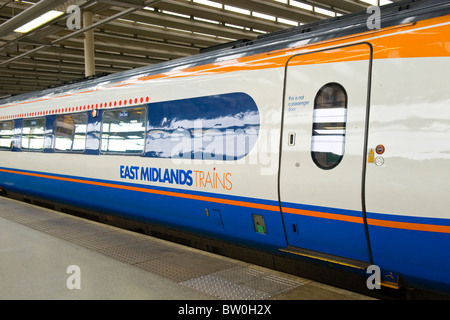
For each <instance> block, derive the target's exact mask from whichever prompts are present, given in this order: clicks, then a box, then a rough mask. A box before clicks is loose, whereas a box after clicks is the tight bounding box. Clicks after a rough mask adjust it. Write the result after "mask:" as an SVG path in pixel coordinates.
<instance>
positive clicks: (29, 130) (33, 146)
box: [21, 117, 45, 150]
mask: <svg viewBox="0 0 450 320" xmlns="http://www.w3.org/2000/svg"><path fill="white" fill-rule="evenodd" d="M44 133H45V118H44V117H41V118H34V119H24V120H22V141H21V147H22V149H24V150H42V149H43V148H44Z"/></svg>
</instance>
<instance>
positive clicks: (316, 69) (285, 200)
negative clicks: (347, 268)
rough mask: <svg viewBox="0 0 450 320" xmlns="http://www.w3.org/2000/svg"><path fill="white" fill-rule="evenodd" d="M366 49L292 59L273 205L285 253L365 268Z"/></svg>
mask: <svg viewBox="0 0 450 320" xmlns="http://www.w3.org/2000/svg"><path fill="white" fill-rule="evenodd" d="M370 68H371V47H370V45H369V44H366V43H361V44H355V45H349V46H343V47H339V48H333V49H328V50H321V51H316V52H312V53H306V54H299V55H295V56H293V57H291V59H290V60H289V61H288V63H287V66H286V78H285V81H286V82H285V93H284V114H283V131H282V132H283V133H282V135H283V136H282V147H281V152H282V153H281V163H280V177H279V178H280V179H279V188H280V203H281V207H282V213H283V219H284V223H285V229H286V237H287V241H288V244H289V246H290V248H294V249H300V248H301V249H303V250H304V251H313V252H320V253H322V254H323V253H326V254H329V255H334V256H340V257H345V258H349V259H354V260H360V261H369V250H370V249H368V242H367V241H368V238H367V237H366V228H365V219H364V213H363V212H364V209H363V206H364V204H363V203H362V192H363V181H364V178H363V176H364V174H363V170H365V169H364V165H365V164H364V163H365V153H366V150H365V134H366V129H365V127H366V118H367V117H368V110H369V109H368V106H369V99H368V95H369V87H370V80H369V76H370Z"/></svg>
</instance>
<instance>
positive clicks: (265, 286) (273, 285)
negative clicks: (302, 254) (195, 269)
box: [180, 266, 302, 300]
mask: <svg viewBox="0 0 450 320" xmlns="http://www.w3.org/2000/svg"><path fill="white" fill-rule="evenodd" d="M180 284H182V285H185V286H187V287H190V288H193V289H196V290H199V291H202V292H205V293H207V294H210V295H212V296H215V297H217V298H220V299H227V300H228V299H229V300H253V299H268V298H270V297H271V296H273V295H276V294H279V293H282V292H284V291H287V290H290V289H293V288H295V287H298V286H300V285H301V284H302V283H301V282H298V281H293V280H289V279H285V278H282V277H278V276H276V275H272V274H269V273H266V272H263V271H259V270H255V269H252V268H250V267H248V266H239V267H235V268H231V269H227V270H223V271H218V272H215V273H212V274H209V275H206V276H202V277H199V278H195V279H191V280H188V281H184V282H181V283H180Z"/></svg>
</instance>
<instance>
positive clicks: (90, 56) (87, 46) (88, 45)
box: [83, 11, 95, 77]
mask: <svg viewBox="0 0 450 320" xmlns="http://www.w3.org/2000/svg"><path fill="white" fill-rule="evenodd" d="M93 17H94V14H93V13H92V12H88V11H86V12H83V27H84V28H86V27H89V26H90V25H92V23H93ZM94 74H95V53H94V29H91V30H89V31H86V32H85V33H84V75H85V77H89V76H92V75H94Z"/></svg>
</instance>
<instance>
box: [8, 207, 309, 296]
mask: <svg viewBox="0 0 450 320" xmlns="http://www.w3.org/2000/svg"><path fill="white" fill-rule="evenodd" d="M0 216H1V217H4V218H6V219H9V220H12V221H15V222H17V223H20V224H23V225H26V226H28V227H31V228H33V229H36V230H39V231H41V232H44V233H47V234H50V235H52V236H54V237H57V238H59V239H63V240H65V241H69V242H71V243H74V244H76V245H79V246H82V247H84V248H87V249H90V250H93V251H96V252H98V253H101V254H103V255H105V256H108V257H111V258H113V259H116V260H119V261H122V262H124V263H127V264H130V265H134V266H136V267H139V268H141V269H144V270H147V271H149V272H152V273H154V274H157V275H160V276H162V277H164V278H167V279H170V280H172V281H175V282H177V283H179V284H180V285H183V286H186V287H190V288H192V289H195V290H199V291H202V292H203V293H206V294H209V295H211V296H213V297H216V298H219V299H224V300H228V299H230V300H235V299H238V300H253V299H256V300H261V299H268V298H270V297H271V296H274V295H276V294H279V293H282V292H284V291H287V290H290V289H293V288H295V287H297V286H300V285H302V284H303V283H301V282H299V281H294V280H289V279H286V278H283V277H279V276H276V275H274V274H272V273H270V272H264V271H260V270H256V269H254V268H252V267H251V266H249V265H247V264H245V263H243V262H238V261H235V260H232V259H226V258H223V257H221V258H219V257H215V256H214V255H211V254H207V253H204V252H201V251H194V250H185V248H184V247H183V249H181V248H182V247H181V246H178V245H176V244H173V243H170V242H166V241H163V240H157V239H154V238H151V237H149V236H145V235H141V234H138V233H133V232H130V231H126V230H123V229H118V228H114V227H111V226H108V225H104V224H99V223H96V222H93V221H90V220H84V219H81V218H77V217H73V216H70V215H65V214H62V213H59V212H55V211H52V210H49V209H45V208H39V207H35V206H31V205H27V204H23V203H20V202H15V201H13V200H10V199H4V198H0Z"/></svg>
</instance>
